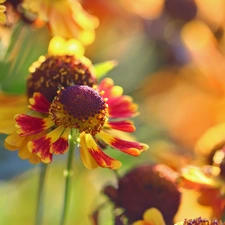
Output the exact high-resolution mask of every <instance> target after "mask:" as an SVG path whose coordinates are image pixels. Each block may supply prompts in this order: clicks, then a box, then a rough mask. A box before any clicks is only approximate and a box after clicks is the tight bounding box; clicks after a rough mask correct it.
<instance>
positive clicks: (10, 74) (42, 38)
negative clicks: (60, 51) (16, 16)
mask: <svg viewBox="0 0 225 225" xmlns="http://www.w3.org/2000/svg"><path fill="white" fill-rule="evenodd" d="M49 40H50V34H49V31H48V29H47V27H42V28H38V29H37V28H34V27H33V26H31V25H29V24H25V23H24V22H22V21H19V22H18V24H17V25H16V26H15V27H14V30H13V33H12V37H11V40H10V45H9V47H8V49H7V51H6V54H5V57H4V59H3V61H1V62H0V66H1V68H0V86H1V89H2V90H3V91H5V92H10V93H15V94H21V93H24V92H25V90H26V78H27V76H28V74H29V71H28V69H29V67H30V66H31V64H32V63H33V62H35V61H37V60H38V58H39V57H40V56H41V55H45V54H46V53H47V49H48V43H49Z"/></svg>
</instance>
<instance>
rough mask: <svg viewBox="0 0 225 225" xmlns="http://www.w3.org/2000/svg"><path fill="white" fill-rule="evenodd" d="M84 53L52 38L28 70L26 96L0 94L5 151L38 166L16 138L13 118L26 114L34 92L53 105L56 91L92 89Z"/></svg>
mask: <svg viewBox="0 0 225 225" xmlns="http://www.w3.org/2000/svg"><path fill="white" fill-rule="evenodd" d="M83 53H84V49H83V46H82V45H81V44H80V43H79V42H78V41H77V40H75V39H70V40H68V41H66V40H65V39H63V38H61V37H59V36H55V37H53V38H52V40H51V41H50V43H49V49H48V54H47V55H46V56H41V57H40V58H39V59H38V61H36V62H34V63H33V64H32V65H31V66H30V68H29V71H30V74H29V76H28V78H27V91H26V95H20V96H15V95H13V96H12V95H9V94H6V93H1V94H0V100H1V102H3V103H4V104H3V106H1V108H0V119H1V123H0V133H4V134H8V136H7V137H6V139H5V147H6V148H7V149H8V150H19V152H18V155H19V157H20V158H22V159H29V161H30V162H31V163H39V162H40V158H39V157H38V156H37V155H36V154H33V153H31V152H29V151H28V149H27V142H28V141H29V138H27V137H21V138H18V134H17V133H16V128H15V120H14V116H15V115H16V114H18V113H27V112H28V109H27V102H28V99H29V98H30V97H32V96H33V93H34V92H38V91H41V92H42V93H43V95H44V96H45V98H47V99H48V100H49V101H52V100H53V99H54V96H56V95H57V90H58V87H68V86H72V85H74V84H82V85H89V86H90V87H93V88H94V87H95V86H96V82H97V80H96V76H95V71H94V68H93V66H92V63H91V62H90V60H89V59H87V58H86V57H84V56H83Z"/></svg>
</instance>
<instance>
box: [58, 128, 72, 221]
mask: <svg viewBox="0 0 225 225" xmlns="http://www.w3.org/2000/svg"><path fill="white" fill-rule="evenodd" d="M72 132H73V131H71V135H70V143H69V152H68V158H67V167H66V170H64V176H65V177H66V181H65V191H64V202H63V211H62V217H61V220H60V225H64V224H65V221H66V217H67V214H68V209H69V197H70V191H71V181H72V179H71V178H72V175H73V171H72V164H73V157H74V156H73V153H74V149H75V143H74V137H73V134H72Z"/></svg>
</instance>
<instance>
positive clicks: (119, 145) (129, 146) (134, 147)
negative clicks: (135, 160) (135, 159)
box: [98, 130, 148, 156]
mask: <svg viewBox="0 0 225 225" xmlns="http://www.w3.org/2000/svg"><path fill="white" fill-rule="evenodd" d="M98 135H99V136H100V137H101V138H102V140H103V141H104V142H106V143H107V144H108V145H110V146H111V147H113V148H116V149H118V150H120V151H122V152H124V153H126V154H129V155H133V156H138V155H140V153H141V152H142V151H144V150H147V149H148V146H147V145H146V144H143V143H139V142H134V141H125V140H121V139H119V138H117V137H115V136H113V135H111V134H108V133H106V132H104V131H103V130H102V131H101V132H100V133H99V134H98Z"/></svg>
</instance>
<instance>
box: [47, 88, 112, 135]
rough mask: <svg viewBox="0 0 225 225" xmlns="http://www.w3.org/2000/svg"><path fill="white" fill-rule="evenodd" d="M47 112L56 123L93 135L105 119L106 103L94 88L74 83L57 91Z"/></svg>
mask: <svg viewBox="0 0 225 225" xmlns="http://www.w3.org/2000/svg"><path fill="white" fill-rule="evenodd" d="M49 112H50V116H51V117H52V119H53V121H54V122H55V124H56V125H58V126H60V125H63V126H64V127H71V128H77V129H78V130H79V132H80V133H81V132H85V133H90V134H91V135H95V134H97V133H98V132H99V131H100V130H101V128H102V126H103V125H104V123H105V121H106V119H107V113H108V105H107V104H106V102H105V99H104V98H102V96H101V95H100V94H99V93H98V92H97V91H95V90H94V89H92V88H90V87H88V86H84V85H75V86H72V87H68V88H66V89H64V88H62V89H61V90H59V91H58V96H56V97H55V98H54V100H53V102H52V104H51V107H50V111H49Z"/></svg>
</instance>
